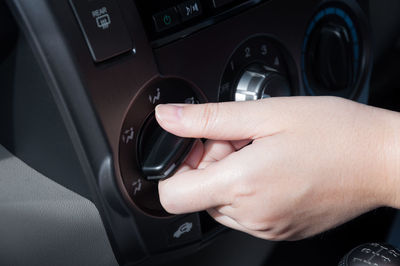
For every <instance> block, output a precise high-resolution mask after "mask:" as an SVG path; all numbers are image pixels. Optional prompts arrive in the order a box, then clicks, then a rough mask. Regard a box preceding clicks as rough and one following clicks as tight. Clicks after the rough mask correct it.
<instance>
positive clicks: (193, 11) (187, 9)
mask: <svg viewBox="0 0 400 266" xmlns="http://www.w3.org/2000/svg"><path fill="white" fill-rule="evenodd" d="M178 10H179V13H180V14H181V17H182V21H187V20H190V19H192V18H194V17H197V16H200V15H201V14H202V13H203V10H202V8H201V4H200V1H198V0H191V1H187V2H184V3H182V4H180V5H179V6H178Z"/></svg>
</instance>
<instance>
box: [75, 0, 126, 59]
mask: <svg viewBox="0 0 400 266" xmlns="http://www.w3.org/2000/svg"><path fill="white" fill-rule="evenodd" d="M70 3H71V6H72V8H73V10H74V13H75V16H76V18H77V20H78V22H79V25H80V27H81V30H82V32H83V35H84V37H85V39H86V42H87V45H88V47H89V50H90V53H91V55H92V57H93V60H94V61H95V62H102V61H104V60H107V59H110V58H112V57H114V56H117V55H120V54H122V53H125V52H127V51H129V50H132V48H133V43H132V40H131V38H130V36H129V33H128V30H127V28H126V25H125V23H124V21H123V19H122V14H121V11H120V9H119V7H118V5H117V3H116V2H115V1H114V0H109V1H82V0H70Z"/></svg>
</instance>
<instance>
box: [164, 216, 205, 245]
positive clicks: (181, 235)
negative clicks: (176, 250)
mask: <svg viewBox="0 0 400 266" xmlns="http://www.w3.org/2000/svg"><path fill="white" fill-rule="evenodd" d="M166 231H167V232H166V233H167V235H168V243H169V245H170V246H179V245H184V244H188V243H191V242H195V241H197V240H200V239H201V225H200V218H199V215H198V214H191V215H188V216H186V217H184V218H182V219H179V220H177V221H175V222H173V223H171V224H170V225H169V226H168V228H167V230H166Z"/></svg>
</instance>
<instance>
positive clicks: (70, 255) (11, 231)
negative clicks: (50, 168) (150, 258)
mask: <svg viewBox="0 0 400 266" xmlns="http://www.w3.org/2000/svg"><path fill="white" fill-rule="evenodd" d="M0 265H60V266H61V265H108V266H109V265H117V262H116V260H115V258H114V255H113V253H112V249H111V246H110V244H109V242H108V239H107V236H106V232H105V230H104V227H103V225H102V223H101V219H100V216H99V213H98V211H97V209H96V207H95V205H94V204H93V203H92V202H90V201H89V200H87V199H85V198H83V197H81V196H79V195H78V194H76V193H74V192H72V191H69V190H68V189H66V188H64V187H62V186H60V185H58V184H57V183H55V182H54V181H52V180H50V179H48V178H46V177H45V176H43V175H41V174H40V173H38V172H36V171H35V170H33V169H31V168H30V167H28V166H27V165H26V164H24V163H23V162H22V161H20V160H19V159H18V158H16V157H14V156H13V155H12V154H10V153H9V152H8V151H7V150H5V149H4V148H3V147H2V146H0Z"/></svg>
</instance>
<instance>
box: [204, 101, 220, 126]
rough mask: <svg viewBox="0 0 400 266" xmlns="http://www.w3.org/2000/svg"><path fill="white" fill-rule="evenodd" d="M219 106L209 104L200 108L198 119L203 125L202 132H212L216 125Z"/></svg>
mask: <svg viewBox="0 0 400 266" xmlns="http://www.w3.org/2000/svg"><path fill="white" fill-rule="evenodd" d="M219 106H220V104H218V103H209V104H205V105H204V108H202V112H201V114H200V119H201V122H202V124H203V131H204V132H208V131H210V130H212V129H213V128H214V127H215V125H216V123H217V122H218V115H219V109H220V107H219Z"/></svg>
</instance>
